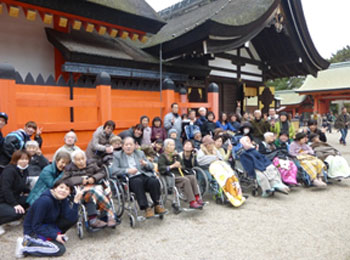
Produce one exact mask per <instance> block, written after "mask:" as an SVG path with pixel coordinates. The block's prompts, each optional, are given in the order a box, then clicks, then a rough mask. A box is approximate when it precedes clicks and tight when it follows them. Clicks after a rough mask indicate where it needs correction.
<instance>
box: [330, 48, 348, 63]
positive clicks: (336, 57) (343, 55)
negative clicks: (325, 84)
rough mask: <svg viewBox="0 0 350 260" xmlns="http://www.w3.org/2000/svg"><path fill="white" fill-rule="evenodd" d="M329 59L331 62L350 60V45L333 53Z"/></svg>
mask: <svg viewBox="0 0 350 260" xmlns="http://www.w3.org/2000/svg"><path fill="white" fill-rule="evenodd" d="M328 61H329V62H330V63H336V62H344V61H350V46H349V45H347V46H345V47H344V48H343V49H341V50H338V51H337V52H336V53H335V54H332V57H331V58H330V59H329V60H328Z"/></svg>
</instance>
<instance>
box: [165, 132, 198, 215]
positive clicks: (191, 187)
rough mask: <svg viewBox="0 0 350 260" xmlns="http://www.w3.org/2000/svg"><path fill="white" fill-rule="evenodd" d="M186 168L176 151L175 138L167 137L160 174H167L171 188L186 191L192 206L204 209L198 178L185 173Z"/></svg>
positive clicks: (187, 198) (185, 193)
mask: <svg viewBox="0 0 350 260" xmlns="http://www.w3.org/2000/svg"><path fill="white" fill-rule="evenodd" d="M185 168H186V167H185V165H184V162H183V160H181V157H180V156H179V155H178V154H177V153H176V151H175V142H174V140H173V139H170V138H168V139H166V140H165V141H164V153H163V154H161V155H160V157H159V159H158V170H159V172H160V174H162V175H165V176H167V182H168V186H170V188H174V190H175V191H177V190H178V189H179V190H180V191H182V192H183V193H184V195H185V197H186V200H187V201H188V202H189V204H190V205H189V207H190V208H192V209H202V208H203V204H204V203H203V201H202V199H201V196H200V193H199V188H198V184H197V179H196V177H195V175H193V174H188V175H186V174H184V169H185ZM174 184H175V185H174ZM173 186H175V187H173ZM175 195H176V194H175ZM177 206H179V205H177Z"/></svg>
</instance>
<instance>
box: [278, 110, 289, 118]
mask: <svg viewBox="0 0 350 260" xmlns="http://www.w3.org/2000/svg"><path fill="white" fill-rule="evenodd" d="M280 116H286V117H287V118H288V113H287V112H285V111H283V112H281V113H280Z"/></svg>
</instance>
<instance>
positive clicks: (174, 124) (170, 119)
mask: <svg viewBox="0 0 350 260" xmlns="http://www.w3.org/2000/svg"><path fill="white" fill-rule="evenodd" d="M178 112H179V105H178V104H177V103H172V104H171V112H170V113H168V114H166V115H165V117H164V128H165V130H166V131H167V132H168V134H169V130H170V129H175V130H176V133H177V137H178V138H180V136H181V132H182V119H181V116H179V114H178Z"/></svg>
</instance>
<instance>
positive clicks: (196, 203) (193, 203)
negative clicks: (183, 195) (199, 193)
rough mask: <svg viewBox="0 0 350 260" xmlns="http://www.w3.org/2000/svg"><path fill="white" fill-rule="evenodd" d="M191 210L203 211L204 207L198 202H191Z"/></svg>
mask: <svg viewBox="0 0 350 260" xmlns="http://www.w3.org/2000/svg"><path fill="white" fill-rule="evenodd" d="M190 208H191V209H202V208H203V205H201V204H199V203H198V202H197V201H195V200H194V201H191V202H190Z"/></svg>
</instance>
